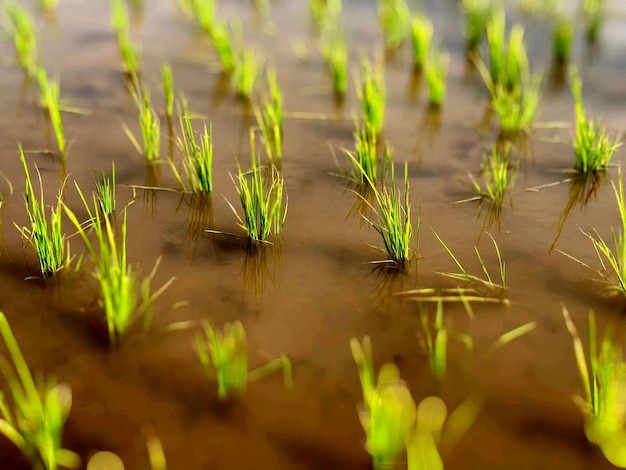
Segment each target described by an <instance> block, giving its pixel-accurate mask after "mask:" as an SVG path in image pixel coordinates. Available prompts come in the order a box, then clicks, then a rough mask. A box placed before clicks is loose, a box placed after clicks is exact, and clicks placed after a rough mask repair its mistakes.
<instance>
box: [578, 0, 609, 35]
mask: <svg viewBox="0 0 626 470" xmlns="http://www.w3.org/2000/svg"><path fill="white" fill-rule="evenodd" d="M605 3H606V2H605V0H583V2H582V9H583V13H584V15H585V20H586V24H585V37H586V38H587V42H589V43H590V44H596V43H597V42H598V36H599V35H600V32H601V31H602V26H603V25H604V20H605V18H606V5H605Z"/></svg>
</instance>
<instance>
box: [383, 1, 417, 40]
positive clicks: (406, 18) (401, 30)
mask: <svg viewBox="0 0 626 470" xmlns="http://www.w3.org/2000/svg"><path fill="white" fill-rule="evenodd" d="M377 1H378V18H379V20H380V26H381V29H382V32H383V37H384V39H385V46H386V47H387V48H388V49H395V48H396V47H398V46H399V45H400V44H402V43H403V42H404V40H405V38H406V36H407V34H408V32H409V28H410V24H411V10H410V9H409V6H408V5H407V3H406V0H377Z"/></svg>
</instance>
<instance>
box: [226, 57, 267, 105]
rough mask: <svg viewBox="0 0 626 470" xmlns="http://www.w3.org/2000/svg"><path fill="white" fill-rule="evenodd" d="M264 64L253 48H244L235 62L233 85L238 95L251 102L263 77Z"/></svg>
mask: <svg viewBox="0 0 626 470" xmlns="http://www.w3.org/2000/svg"><path fill="white" fill-rule="evenodd" d="M262 67H263V62H262V60H261V59H260V57H259V55H258V53H257V52H256V50H255V49H253V48H252V47H244V48H243V49H242V50H241V52H240V53H239V55H238V56H237V58H236V61H235V67H234V69H233V74H232V84H233V86H234V88H235V91H237V94H238V95H239V96H240V97H242V98H244V99H246V100H249V99H250V98H251V97H252V94H253V93H254V91H255V89H256V86H257V82H258V80H259V77H260V75H261V69H262Z"/></svg>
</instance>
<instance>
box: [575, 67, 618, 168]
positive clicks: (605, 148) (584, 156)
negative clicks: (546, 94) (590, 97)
mask: <svg viewBox="0 0 626 470" xmlns="http://www.w3.org/2000/svg"><path fill="white" fill-rule="evenodd" d="M570 76H571V83H572V85H571V86H572V95H573V97H574V103H575V107H576V135H575V138H574V155H575V157H576V161H575V164H574V169H575V170H576V171H578V172H579V173H582V174H585V175H588V174H593V173H597V172H599V171H602V170H604V169H605V168H606V167H607V166H608V165H609V163H610V161H611V158H612V157H613V154H614V153H615V151H616V150H617V149H618V148H619V147H620V146H621V145H622V144H621V142H620V141H621V137H620V136H618V137H616V138H615V140H611V139H610V138H609V136H608V134H607V131H606V127H604V126H603V125H602V123H601V122H600V121H594V120H592V119H587V117H586V115H585V110H584V108H583V103H582V81H581V80H580V77H579V76H578V72H577V71H576V69H574V68H573V69H572V70H571V74H570Z"/></svg>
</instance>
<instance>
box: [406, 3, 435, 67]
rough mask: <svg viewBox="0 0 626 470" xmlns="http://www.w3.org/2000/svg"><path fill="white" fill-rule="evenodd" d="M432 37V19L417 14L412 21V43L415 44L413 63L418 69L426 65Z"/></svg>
mask: <svg viewBox="0 0 626 470" xmlns="http://www.w3.org/2000/svg"><path fill="white" fill-rule="evenodd" d="M432 38H433V23H432V21H430V20H429V19H428V18H426V17H424V16H423V15H415V17H413V21H412V22H411V43H412V45H413V65H414V66H415V67H416V68H418V69H421V68H423V67H424V66H425V65H426V60H427V58H428V51H429V49H430V43H431V40H432Z"/></svg>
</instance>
